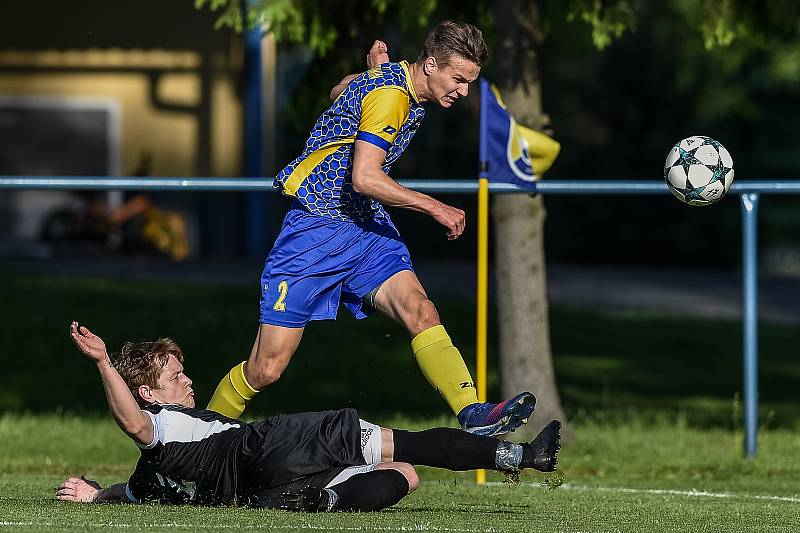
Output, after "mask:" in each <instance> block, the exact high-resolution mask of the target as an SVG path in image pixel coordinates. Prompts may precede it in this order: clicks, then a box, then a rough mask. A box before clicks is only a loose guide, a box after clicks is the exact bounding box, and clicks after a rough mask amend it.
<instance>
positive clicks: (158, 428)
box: [126, 409, 164, 490]
mask: <svg viewBox="0 0 800 533" xmlns="http://www.w3.org/2000/svg"><path fill="white" fill-rule="evenodd" d="M142 412H143V413H144V414H146V415H147V416H148V417H150V421H151V422H152V423H153V442H151V443H150V444H147V445H144V444H139V443H138V442H137V443H136V445H137V446H138V447H140V448H142V449H144V450H149V449H151V448H153V447H154V446H155V445H156V443H158V441H159V440H161V438H163V435H164V417H163V416H162V414H163V413H164V410H163V409H162V410H161V412H159V413H158V414H157V415H154V414H153V413H151V412H150V411H145V410H142ZM126 490H127V485H126Z"/></svg>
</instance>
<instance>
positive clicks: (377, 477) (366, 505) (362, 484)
mask: <svg viewBox="0 0 800 533" xmlns="http://www.w3.org/2000/svg"><path fill="white" fill-rule="evenodd" d="M326 490H331V491H333V492H335V493H336V496H337V499H336V504H335V506H334V507H333V509H332V510H334V511H378V510H380V509H384V508H386V507H390V506H392V505H394V504H396V503H397V502H399V501H400V500H401V499H403V497H404V496H405V495H407V494H408V491H409V485H408V480H407V479H406V477H405V476H404V475H403V474H402V473H401V472H399V471H397V470H391V469H386V470H373V471H372V472H366V473H364V474H357V475H355V476H353V477H351V478H350V479H347V480H345V481H343V482H341V483H339V484H338V485H334V486H332V487H330V488H329V489H326Z"/></svg>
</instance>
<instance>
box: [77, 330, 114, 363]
mask: <svg viewBox="0 0 800 533" xmlns="http://www.w3.org/2000/svg"><path fill="white" fill-rule="evenodd" d="M69 335H70V337H72V340H73V342H75V345H76V346H77V347H78V349H79V350H80V351H82V352H83V353H84V354H85V355H87V356H89V357H90V358H91V359H94V360H95V361H97V362H100V361H103V360H105V359H107V358H108V352H107V351H106V343H105V342H103V339H101V338H100V337H98V336H97V335H95V334H94V333H92V332H91V331H89V329H88V328H86V327H85V326H81V325H79V324H78V323H77V322H74V321H73V322H72V324H70V326H69Z"/></svg>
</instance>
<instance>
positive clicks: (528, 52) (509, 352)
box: [492, 0, 564, 437]
mask: <svg viewBox="0 0 800 533" xmlns="http://www.w3.org/2000/svg"><path fill="white" fill-rule="evenodd" d="M496 20H497V35H498V46H497V50H493V51H492V55H493V56H494V57H495V58H496V63H495V64H496V66H497V69H496V75H497V76H496V80H495V81H496V82H497V85H498V87H499V89H500V92H501V94H502V96H503V100H504V102H505V103H506V105H507V106H508V109H509V111H511V113H512V114H513V115H514V117H515V118H516V120H517V121H518V122H519V123H521V124H524V125H526V126H529V127H533V128H537V129H540V128H542V127H543V126H544V121H545V117H544V115H543V114H542V105H541V84H540V79H539V70H538V65H537V61H536V50H537V49H538V45H539V44H540V42H541V33H540V30H539V11H538V4H537V2H532V1H522V0H503V1H500V2H498V3H497V17H496ZM492 213H493V218H494V228H495V239H494V242H495V251H496V253H495V277H496V283H497V291H496V294H497V308H498V313H497V317H498V321H499V326H500V327H499V330H500V375H501V378H502V390H503V397H504V398H508V397H510V396H512V395H514V394H516V393H518V392H520V391H523V390H530V391H531V392H533V393H534V394H535V395H536V398H537V403H536V411H535V412H534V416H533V417H532V420H531V421H530V422H529V424H528V425H527V427H526V428H525V429H524V432H523V435H522V436H523V437H528V436H530V435H534V434H535V433H536V432H537V431H538V430H539V429H541V427H542V426H544V425H545V424H546V423H547V422H549V421H550V420H552V419H554V418H555V419H559V420H562V421H564V410H563V408H562V406H561V400H560V398H559V394H558V388H557V386H556V380H555V372H554V369H553V358H552V354H551V351H550V331H549V317H548V305H547V279H546V275H545V274H546V273H545V260H544V220H545V215H546V211H545V208H544V202H543V200H542V197H541V196H538V197H530V196H528V195H522V194H508V195H497V196H495V197H494V200H493V205H492ZM520 431H523V430H522V429H521V430H519V431H518V432H517V433H518V434H519V433H520Z"/></svg>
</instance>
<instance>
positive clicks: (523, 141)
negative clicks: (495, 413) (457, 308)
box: [475, 78, 561, 485]
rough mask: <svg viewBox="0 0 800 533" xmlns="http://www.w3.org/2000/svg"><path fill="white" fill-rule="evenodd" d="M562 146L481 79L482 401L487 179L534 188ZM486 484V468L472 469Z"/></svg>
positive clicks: (479, 383) (482, 390)
mask: <svg viewBox="0 0 800 533" xmlns="http://www.w3.org/2000/svg"><path fill="white" fill-rule="evenodd" d="M560 149H561V145H560V144H558V143H557V142H556V141H555V140H553V139H551V138H550V137H548V136H547V135H545V134H544V133H539V132H538V131H534V130H532V129H530V128H526V127H524V126H520V125H519V124H517V122H516V121H515V120H514V117H512V116H511V113H509V112H508V110H507V109H506V105H505V104H504V103H503V100H502V99H501V98H500V92H499V91H498V90H497V88H496V87H493V86H491V85H489V82H488V81H486V80H484V79H483V78H481V124H480V159H481V161H480V162H481V167H480V168H481V170H480V176H479V179H478V291H477V302H476V303H477V310H476V311H477V313H476V315H477V316H476V328H475V333H476V338H475V356H476V357H475V359H476V365H475V374H476V376H475V377H476V378H477V379H476V380H475V385H476V389H477V393H478V401H479V402H485V401H486V382H487V369H486V359H487V352H488V342H487V339H488V336H487V330H488V325H487V324H488V316H489V180H493V181H504V182H508V183H513V184H514V185H516V186H518V187H520V188H522V189H525V190H528V191H531V192H536V180H537V179H539V178H541V177H542V174H544V173H545V172H546V171H547V170H548V169H549V168H550V167H551V166H552V164H553V161H555V159H556V157H558V152H559V150H560ZM475 482H476V483H478V484H479V485H483V484H484V483H486V470H476V471H475Z"/></svg>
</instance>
